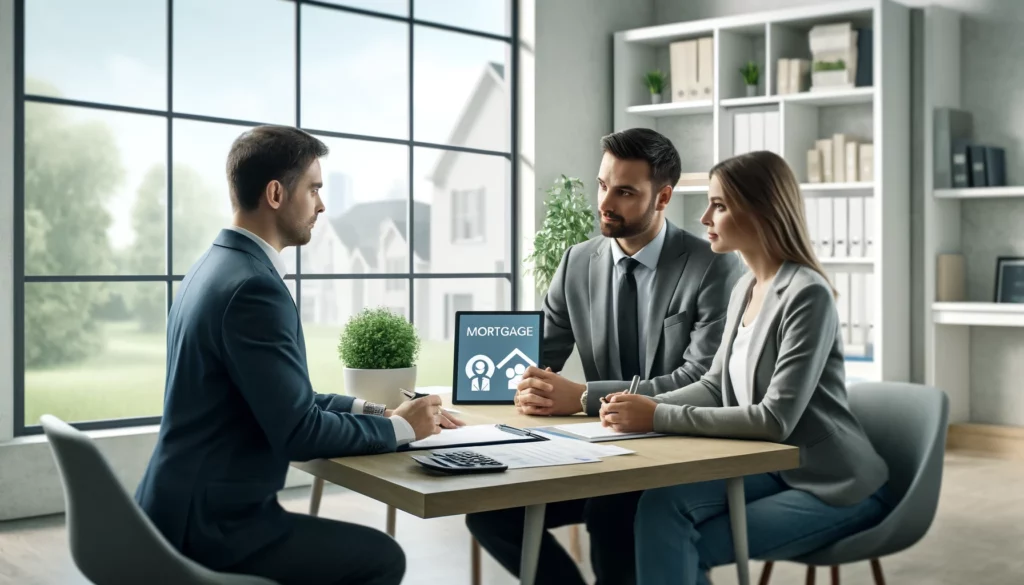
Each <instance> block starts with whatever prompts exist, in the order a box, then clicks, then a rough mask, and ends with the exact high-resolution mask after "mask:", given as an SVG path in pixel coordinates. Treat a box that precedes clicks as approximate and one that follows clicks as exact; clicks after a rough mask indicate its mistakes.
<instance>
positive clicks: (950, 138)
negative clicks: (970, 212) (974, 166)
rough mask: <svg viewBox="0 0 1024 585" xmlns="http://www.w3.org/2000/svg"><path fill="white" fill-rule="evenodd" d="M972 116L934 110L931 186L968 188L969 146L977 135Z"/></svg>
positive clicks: (937, 187) (959, 112)
mask: <svg viewBox="0 0 1024 585" xmlns="http://www.w3.org/2000/svg"><path fill="white" fill-rule="evenodd" d="M973 126H974V121H973V118H972V117H971V113H970V112H967V111H965V110H958V109H956V108H935V111H934V112H933V113H932V135H933V137H932V140H934V143H933V144H932V166H933V171H932V183H933V185H934V186H935V188H936V189H949V188H951V187H969V186H970V184H971V180H970V177H969V176H968V172H969V171H968V167H967V150H966V149H967V145H968V144H969V143H970V141H971V139H972V135H973V133H974V128H973Z"/></svg>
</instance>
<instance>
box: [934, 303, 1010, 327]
mask: <svg viewBox="0 0 1024 585" xmlns="http://www.w3.org/2000/svg"><path fill="white" fill-rule="evenodd" d="M932 322H933V323H935V324H937V325H977V326H985V327H1024V303H932Z"/></svg>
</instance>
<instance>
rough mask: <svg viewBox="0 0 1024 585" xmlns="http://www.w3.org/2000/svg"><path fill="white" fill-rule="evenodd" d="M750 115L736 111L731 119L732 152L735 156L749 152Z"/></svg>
mask: <svg viewBox="0 0 1024 585" xmlns="http://www.w3.org/2000/svg"><path fill="white" fill-rule="evenodd" d="M750 116H751V114H742V113H737V114H735V115H734V117H733V120H732V154H733V156H737V155H740V154H746V153H748V152H750Z"/></svg>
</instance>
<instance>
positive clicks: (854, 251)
mask: <svg viewBox="0 0 1024 585" xmlns="http://www.w3.org/2000/svg"><path fill="white" fill-rule="evenodd" d="M849 204H850V210H849V218H850V228H849V232H848V234H847V239H848V240H849V242H850V257H851V258H864V257H866V256H867V254H866V253H865V250H864V208H865V206H866V205H867V198H866V197H850V199H849Z"/></svg>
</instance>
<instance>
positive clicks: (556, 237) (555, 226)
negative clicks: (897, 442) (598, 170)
mask: <svg viewBox="0 0 1024 585" xmlns="http://www.w3.org/2000/svg"><path fill="white" fill-rule="evenodd" d="M547 195H548V199H547V201H545V202H544V206H545V207H547V212H546V214H545V217H544V225H543V226H542V227H541V229H540V231H538V232H537V234H536V235H535V236H534V238H533V253H531V254H530V255H529V256H527V257H526V262H528V263H530V264H532V266H533V267H532V269H531V270H530V272H532V273H533V275H534V276H535V278H536V285H537V290H538V291H539V292H542V293H543V292H547V290H548V287H550V286H551V279H552V278H553V277H554V276H555V271H556V270H557V269H558V263H559V262H561V261H562V256H563V255H564V254H565V251H566V250H567V249H569V246H572V245H574V244H578V243H580V242H584V241H586V240H587V239H589V238H590V234H591V232H593V230H594V212H593V210H592V209H591V208H590V203H589V202H588V201H587V197H586V195H585V194H584V193H583V181H581V180H579V179H578V178H576V177H566V176H565V175H561V176H559V177H558V178H557V179H555V183H554V185H553V186H551V187H549V188H548V189H547Z"/></svg>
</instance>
